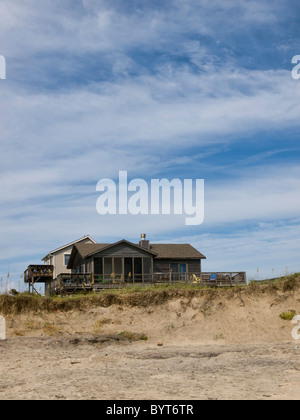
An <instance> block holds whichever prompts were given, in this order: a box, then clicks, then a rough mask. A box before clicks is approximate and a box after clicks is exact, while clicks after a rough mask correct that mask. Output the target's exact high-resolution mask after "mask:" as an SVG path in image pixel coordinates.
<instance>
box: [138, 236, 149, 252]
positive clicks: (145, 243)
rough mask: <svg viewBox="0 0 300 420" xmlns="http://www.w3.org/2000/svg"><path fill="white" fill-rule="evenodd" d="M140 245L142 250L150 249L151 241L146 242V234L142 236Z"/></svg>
mask: <svg viewBox="0 0 300 420" xmlns="http://www.w3.org/2000/svg"><path fill="white" fill-rule="evenodd" d="M139 245H140V247H141V248H146V249H150V241H147V240H146V233H142V234H141V240H140V243H139Z"/></svg>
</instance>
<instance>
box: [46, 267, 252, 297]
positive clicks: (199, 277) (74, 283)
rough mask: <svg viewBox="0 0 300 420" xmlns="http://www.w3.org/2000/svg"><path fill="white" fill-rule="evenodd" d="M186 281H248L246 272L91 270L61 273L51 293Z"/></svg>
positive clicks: (207, 283) (195, 283)
mask: <svg viewBox="0 0 300 420" xmlns="http://www.w3.org/2000/svg"><path fill="white" fill-rule="evenodd" d="M178 283H185V284H190V285H193V286H195V287H197V286H209V287H233V286H237V285H245V284H246V273H245V272H214V273H206V272H205V273H172V272H170V273H154V274H153V276H152V275H151V274H147V275H146V274H144V275H138V276H137V275H135V276H134V278H132V277H127V278H125V280H124V279H123V276H122V275H113V276H111V275H107V276H106V275H105V276H104V278H103V276H97V275H94V274H92V273H76V274H60V275H59V276H58V277H57V279H55V280H53V281H52V282H51V284H50V293H51V294H60V293H66V294H68V293H78V292H80V291H86V292H89V291H94V292H97V291H101V290H102V289H118V288H124V287H132V286H137V285H140V286H155V285H158V284H178Z"/></svg>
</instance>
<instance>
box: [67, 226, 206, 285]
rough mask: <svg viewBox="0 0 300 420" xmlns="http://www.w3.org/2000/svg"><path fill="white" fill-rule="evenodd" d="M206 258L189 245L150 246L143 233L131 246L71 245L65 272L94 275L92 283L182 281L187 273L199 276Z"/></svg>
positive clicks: (123, 243)
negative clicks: (168, 279) (157, 280)
mask: <svg viewBox="0 0 300 420" xmlns="http://www.w3.org/2000/svg"><path fill="white" fill-rule="evenodd" d="M205 258H206V257H205V256H204V255H203V254H201V252H199V251H197V250H196V249H195V248H194V247H193V246H191V245H190V244H151V243H150V241H148V240H146V235H145V234H143V235H142V238H141V240H140V242H139V243H138V244H134V243H132V242H129V241H127V240H125V239H123V240H121V241H118V242H115V243H111V244H108V243H82V242H78V243H75V244H74V245H73V248H72V252H71V255H70V258H69V263H68V266H67V268H68V270H71V272H72V273H74V274H75V273H81V274H82V273H93V276H94V279H93V280H94V282H95V283H97V282H99V283H101V282H105V281H110V280H113V281H124V282H132V283H137V282H143V283H144V282H150V281H153V277H154V276H155V277H156V278H159V276H161V278H162V279H166V276H170V275H171V276H172V280H175V279H178V280H182V279H185V278H186V275H187V274H195V275H197V276H199V275H200V274H201V261H202V260H203V259H205Z"/></svg>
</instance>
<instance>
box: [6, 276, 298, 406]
mask: <svg viewBox="0 0 300 420" xmlns="http://www.w3.org/2000/svg"><path fill="white" fill-rule="evenodd" d="M14 299H17V297H14V298H12V297H5V298H3V297H0V311H1V312H2V313H4V314H5V318H6V323H7V340H5V341H0V398H1V399H103V400H105V399H107V400H122V399H131V400H134V399H149V400H151V399H153V400H160V399H166V400H182V399H189V400H193V399H194V400H201V399H205V400H206V399H274V400H275V399H289V400H290V399H296V400H297V399H298V398H299V395H300V383H299V370H300V350H299V348H300V342H299V343H298V342H297V341H295V340H294V339H293V337H292V330H293V328H295V324H292V321H291V320H289V319H282V317H281V316H280V315H282V314H283V313H284V314H286V313H291V314H293V313H296V314H297V313H299V312H300V308H299V303H300V279H299V278H296V279H293V280H292V281H284V282H280V283H278V284H275V283H274V284H271V285H263V286H257V285H250V286H247V287H245V288H239V289H231V290H167V291H166V290H163V291H145V292H143V293H133V294H126V295H124V294H120V295H112V294H111V295H105V294H104V295H101V296H100V295H99V296H91V297H84V298H83V299H82V298H80V299H69V298H66V299H63V300H60V299H58V300H45V299H42V300H40V299H36V298H30V297H28V296H27V297H24V301H23V302H22V299H23V297H21V300H18V301H17V300H14ZM298 341H300V340H298Z"/></svg>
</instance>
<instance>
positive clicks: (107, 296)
mask: <svg viewBox="0 0 300 420" xmlns="http://www.w3.org/2000/svg"><path fill="white" fill-rule="evenodd" d="M299 285H300V273H297V274H293V275H290V276H286V277H284V278H280V279H275V280H269V281H268V280H266V281H263V282H257V281H251V282H250V283H249V284H248V285H247V286H236V287H234V288H225V287H224V288H219V289H214V288H209V287H204V286H198V285H193V284H187V285H186V284H182V285H180V284H176V285H170V286H169V285H160V286H155V287H142V286H136V287H130V288H123V289H115V290H103V291H102V292H101V293H99V294H84V295H73V296H55V297H51V298H49V297H45V296H38V295H33V294H29V293H28V292H26V293H17V294H16V293H12V294H6V295H0V313H1V314H2V315H4V316H5V315H8V314H18V313H23V312H29V311H30V312H32V311H33V312H36V313H38V312H43V311H48V312H55V311H62V312H67V311H70V310H74V309H77V310H84V309H86V308H88V307H92V306H102V307H109V306H111V305H114V304H116V305H127V306H139V307H148V306H150V305H159V304H163V303H164V302H167V301H169V300H171V299H173V298H177V297H179V298H180V297H182V298H184V297H187V298H191V299H192V298H193V297H196V296H206V297H207V298H210V297H213V296H216V295H218V294H228V296H231V295H232V293H240V292H241V291H244V292H245V293H256V292H257V293H265V292H266V291H270V292H276V291H277V290H281V291H283V292H289V291H292V290H294V289H295V288H296V287H299ZM204 309H205V308H204ZM283 316H286V315H283ZM287 316H291V315H287ZM98 328H101V325H98V324H97V325H95V329H98ZM47 329H48V332H49V333H51V331H50V330H51V328H50V326H47Z"/></svg>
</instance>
